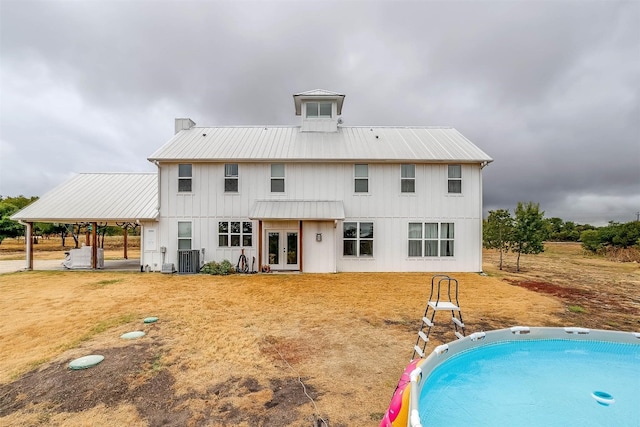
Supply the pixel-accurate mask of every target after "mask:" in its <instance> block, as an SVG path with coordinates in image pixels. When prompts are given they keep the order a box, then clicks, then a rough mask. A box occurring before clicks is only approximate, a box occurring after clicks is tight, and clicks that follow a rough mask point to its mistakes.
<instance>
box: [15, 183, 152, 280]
mask: <svg viewBox="0 0 640 427" xmlns="http://www.w3.org/2000/svg"><path fill="white" fill-rule="evenodd" d="M11 219H12V220H14V221H18V222H20V223H21V224H23V225H25V227H26V231H25V241H26V269H27V270H33V224H34V223H35V222H45V223H57V224H77V223H87V224H90V225H91V236H90V245H91V268H93V269H95V268H97V260H98V257H97V252H98V244H97V243H98V240H97V229H98V225H99V224H100V225H107V224H110V223H111V224H114V225H120V226H123V225H125V224H140V222H141V221H157V219H158V180H157V175H156V174H155V173H83V174H78V175H76V176H74V177H73V178H71V179H70V180H69V181H66V182H64V183H63V184H61V185H59V186H58V187H56V188H54V189H53V190H51V191H50V192H48V193H46V194H45V195H44V196H42V197H41V198H40V199H38V200H36V201H35V202H33V203H31V204H30V205H29V206H27V207H25V208H24V209H22V210H20V211H18V212H16V213H15V214H14V215H12V216H11ZM126 232H127V228H126V227H125V247H126ZM141 239H142V237H141ZM141 244H142V243H141Z"/></svg>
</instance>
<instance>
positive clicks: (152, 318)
mask: <svg viewBox="0 0 640 427" xmlns="http://www.w3.org/2000/svg"><path fill="white" fill-rule="evenodd" d="M157 321H158V318H157V317H147V318H146V319H144V323H155V322H157Z"/></svg>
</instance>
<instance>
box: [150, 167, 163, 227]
mask: <svg viewBox="0 0 640 427" xmlns="http://www.w3.org/2000/svg"><path fill="white" fill-rule="evenodd" d="M152 162H153V164H154V165H156V167H157V168H158V205H157V206H156V210H157V211H158V216H160V205H161V203H160V197H161V195H160V171H161V169H160V162H158V161H157V160H152Z"/></svg>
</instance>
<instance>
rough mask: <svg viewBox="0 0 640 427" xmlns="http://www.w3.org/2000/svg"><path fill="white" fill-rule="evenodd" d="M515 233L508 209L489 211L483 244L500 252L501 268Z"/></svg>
mask: <svg viewBox="0 0 640 427" xmlns="http://www.w3.org/2000/svg"><path fill="white" fill-rule="evenodd" d="M512 234H513V218H512V217H511V214H510V213H509V210H508V209H498V210H495V211H489V216H488V217H487V220H486V221H485V223H484V230H483V233H482V244H483V246H484V247H485V248H487V249H497V250H498V252H500V270H502V254H503V253H505V252H508V251H509V246H510V244H511V235H512Z"/></svg>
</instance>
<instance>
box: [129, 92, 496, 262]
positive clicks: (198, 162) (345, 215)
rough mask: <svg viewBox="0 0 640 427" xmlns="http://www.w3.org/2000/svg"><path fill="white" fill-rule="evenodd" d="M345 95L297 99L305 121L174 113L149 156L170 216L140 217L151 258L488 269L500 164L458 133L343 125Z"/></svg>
mask: <svg viewBox="0 0 640 427" xmlns="http://www.w3.org/2000/svg"><path fill="white" fill-rule="evenodd" d="M344 98H345V95H343V94H339V93H335V92H330V91H326V90H312V91H308V92H302V93H298V94H296V95H294V96H293V99H294V105H295V113H296V115H298V116H300V118H301V122H300V124H299V126H290V127H282V126H266V127H265V126H257V127H198V126H196V124H195V123H194V122H193V121H192V120H190V119H176V122H175V135H174V136H173V138H171V139H170V140H169V141H168V142H167V143H166V144H165V145H163V146H162V147H161V148H160V149H158V150H157V151H156V152H155V153H153V154H152V155H151V156H150V157H149V161H151V162H153V163H154V164H155V165H156V166H157V170H158V206H159V212H158V217H157V221H147V222H144V223H142V225H143V239H142V249H141V265H142V266H143V267H144V268H146V269H147V270H151V271H160V270H161V268H162V265H163V264H168V263H172V264H174V265H175V266H176V268H185V265H186V264H189V263H192V262H193V260H189V261H188V262H186V261H185V260H184V259H182V258H181V257H182V256H185V254H187V253H189V254H193V253H194V252H196V251H197V253H196V254H195V255H197V258H198V263H200V264H202V263H203V262H208V261H212V260H214V261H218V262H219V261H222V260H223V259H228V260H230V261H231V262H232V263H233V264H235V263H236V262H237V260H238V259H239V257H240V255H241V253H242V251H243V250H244V254H245V255H246V257H247V259H248V261H249V263H250V264H253V266H252V267H253V268H254V269H255V270H259V269H261V267H262V266H265V265H268V266H269V267H270V268H271V269H272V270H294V271H302V272H342V271H361V272H373V271H438V272H452V271H455V272H473V271H481V270H482V169H483V168H484V166H486V165H487V164H488V163H489V162H491V161H492V159H491V158H490V157H489V156H488V155H487V154H485V153H484V152H483V151H482V150H480V149H479V148H478V147H476V146H475V145H474V144H473V143H471V142H470V141H469V140H468V139H466V138H465V137H464V136H462V135H461V134H460V133H459V132H458V131H456V130H455V129H453V128H434V127H368V126H367V127H351V126H342V124H341V123H342V121H341V119H340V116H341V114H342V108H343V103H344ZM185 251H191V252H185ZM254 259H255V262H254V261H253V260H254ZM185 262H186V264H185ZM183 264H184V265H183ZM187 268H189V267H188V266H187Z"/></svg>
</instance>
